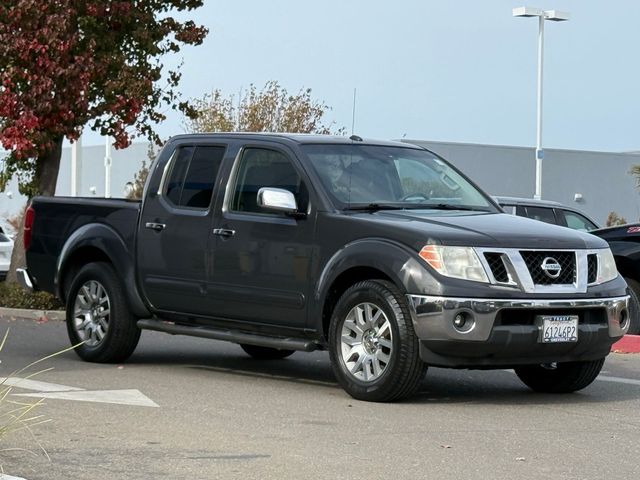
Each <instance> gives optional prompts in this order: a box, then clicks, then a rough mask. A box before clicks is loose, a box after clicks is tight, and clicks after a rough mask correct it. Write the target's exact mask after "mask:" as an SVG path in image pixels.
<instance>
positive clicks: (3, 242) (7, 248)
mask: <svg viewBox="0 0 640 480" xmlns="http://www.w3.org/2000/svg"><path fill="white" fill-rule="evenodd" d="M12 251H13V240H11V238H9V236H8V235H7V234H6V233H5V232H4V230H2V227H0V281H4V280H5V279H6V278H7V272H8V271H9V265H10V264H11V252H12Z"/></svg>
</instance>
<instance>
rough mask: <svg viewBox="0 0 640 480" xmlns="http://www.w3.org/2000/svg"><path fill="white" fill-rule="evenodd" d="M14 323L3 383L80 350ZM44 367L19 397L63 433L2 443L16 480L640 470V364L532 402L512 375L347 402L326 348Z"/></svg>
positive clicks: (155, 347) (186, 343) (432, 376)
mask: <svg viewBox="0 0 640 480" xmlns="http://www.w3.org/2000/svg"><path fill="white" fill-rule="evenodd" d="M7 327H10V328H11V331H10V335H9V340H8V343H7V345H6V346H5V348H4V350H3V351H2V352H1V353H0V358H1V360H2V363H1V364H0V368H1V374H0V376H6V375H8V374H9V373H10V372H12V371H13V370H15V369H17V368H20V367H23V366H24V365H26V364H28V363H30V362H31V361H34V360H37V359H39V358H42V357H45V356H46V355H48V354H50V353H52V352H56V351H58V350H62V349H64V348H66V347H67V346H68V341H67V337H66V331H65V327H64V324H63V323H61V322H47V323H43V324H38V323H36V322H34V321H24V320H6V319H5V320H0V329H1V330H0V331H4V330H5V329H6V328H7ZM45 366H51V367H54V369H53V370H51V371H48V372H45V373H43V374H41V375H38V376H37V377H34V378H33V379H31V380H33V381H34V382H42V383H28V382H24V383H22V385H21V384H20V383H18V384H17V386H16V387H15V388H14V389H13V391H12V393H14V394H34V395H35V397H38V396H46V397H48V398H46V403H45V405H43V406H42V407H40V411H39V413H41V414H43V415H45V416H46V417H47V418H49V419H51V421H50V422H49V423H46V424H43V425H40V426H37V427H35V428H34V429H33V436H30V435H29V434H28V432H22V433H21V434H15V435H14V436H11V437H9V438H7V439H4V440H2V445H1V447H0V448H1V449H2V451H1V452H0V464H1V465H2V468H3V469H4V472H5V473H7V474H11V475H15V476H19V477H24V478H26V479H27V480H36V479H42V480H45V479H46V480H56V479H95V480H100V479H155V478H168V479H215V478H220V479H236V478H237V479H289V478H291V479H299V478H312V479H316V478H331V479H356V478H357V479H360V478H367V479H388V478H407V479H416V478H428V479H441V478H442V479H502V478H504V479H507V478H508V479H534V478H535V479H539V478H552V479H603V478H607V479H629V478H632V477H634V476H637V474H638V472H639V471H640V466H639V461H640V460H639V455H638V452H639V451H640V415H639V413H640V355H635V356H634V355H618V354H616V355H611V356H610V357H609V360H608V361H607V363H606V365H605V369H604V372H603V374H602V375H601V377H600V379H599V380H597V381H596V382H595V383H594V384H593V385H592V386H591V387H589V388H588V389H586V390H584V391H583V392H581V393H577V394H573V395H568V396H553V395H543V394H534V393H531V392H529V391H528V390H527V389H526V388H525V387H524V386H522V385H521V384H520V382H519V381H518V379H517V378H516V377H515V375H514V374H513V373H511V372H509V371H494V372H481V371H476V372H469V371H451V370H442V369H431V370H430V371H429V372H428V374H427V376H426V378H425V381H424V383H423V385H422V387H421V389H420V393H419V395H417V396H416V397H414V398H412V399H410V400H408V401H405V402H402V403H397V404H369V403H363V402H358V401H356V400H353V399H351V398H350V397H348V396H347V395H346V394H345V393H344V392H343V391H342V390H341V389H340V388H339V387H338V386H337V384H336V383H335V381H334V379H333V376H332V373H331V368H330V365H329V359H328V355H326V354H325V353H322V352H319V353H313V354H304V353H296V354H294V355H293V356H292V357H290V358H288V359H285V360H278V361H270V362H264V361H263V362H260V361H256V360H252V359H251V358H249V357H247V356H246V355H245V354H244V353H243V352H242V351H241V349H240V348H239V347H238V346H236V345H232V344H226V343H222V342H215V341H209V340H201V339H194V338H186V337H170V336H168V335H165V334H160V333H155V332H143V335H142V339H141V342H140V345H139V347H138V350H137V351H136V353H135V354H134V356H133V357H132V358H131V359H130V361H129V362H127V363H126V364H124V365H97V364H89V363H84V362H82V361H80V360H79V359H78V358H77V357H76V355H75V354H74V353H73V352H67V353H65V354H62V355H61V356H59V357H56V358H54V359H52V360H50V361H47V362H46V364H45ZM23 376H24V374H23ZM26 387H29V388H26ZM44 390H47V391H45V392H44V393H39V391H44ZM35 397H24V396H18V395H12V399H14V400H18V399H23V400H24V399H28V400H31V401H33V400H35V399H36V398H35ZM38 443H40V444H41V445H42V447H43V448H44V449H45V450H46V452H47V454H48V456H49V457H50V460H48V459H47V457H46V456H45V454H44V453H43V452H42V450H40V448H39V447H38ZM22 449H28V450H31V451H32V452H31V453H29V452H27V451H26V450H22Z"/></svg>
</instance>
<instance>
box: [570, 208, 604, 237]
mask: <svg viewBox="0 0 640 480" xmlns="http://www.w3.org/2000/svg"><path fill="white" fill-rule="evenodd" d="M562 213H563V214H564V219H565V222H566V223H567V227H569V228H573V229H574V230H581V231H583V232H590V231H591V230H595V229H597V228H598V227H597V226H596V225H594V224H593V222H592V221H591V220H589V219H588V218H586V217H584V216H583V215H580V214H579V213H575V212H569V211H568V210H562Z"/></svg>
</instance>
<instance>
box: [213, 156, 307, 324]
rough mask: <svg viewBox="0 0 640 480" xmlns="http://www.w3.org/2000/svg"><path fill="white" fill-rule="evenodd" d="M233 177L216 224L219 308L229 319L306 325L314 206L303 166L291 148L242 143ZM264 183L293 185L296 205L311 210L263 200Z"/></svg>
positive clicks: (215, 281)
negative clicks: (282, 209) (292, 212)
mask: <svg viewBox="0 0 640 480" xmlns="http://www.w3.org/2000/svg"><path fill="white" fill-rule="evenodd" d="M230 181H231V185H230V187H229V188H228V190H227V194H226V197H225V201H224V205H223V208H222V210H221V211H217V212H216V216H215V218H214V224H213V229H212V235H213V236H214V238H215V242H213V243H212V248H213V255H212V259H211V265H212V268H211V277H210V278H211V283H210V285H209V288H208V290H209V296H210V300H213V301H214V303H215V308H214V310H215V311H216V313H219V314H220V315H222V316H224V317H226V318H231V319H236V320H242V321H248V322H257V323H263V324H272V325H279V326H289V327H293V328H304V326H305V320H306V307H307V301H308V298H309V295H310V287H309V284H310V281H309V272H310V270H311V258H312V250H313V244H314V220H313V218H314V217H313V215H312V214H311V212H313V211H315V210H314V209H313V207H310V206H309V205H310V202H309V190H308V189H307V182H305V180H304V177H303V175H301V170H300V169H299V167H298V166H297V164H296V162H295V159H294V157H293V155H292V154H291V153H290V152H288V151H287V150H284V149H279V148H275V147H273V146H266V145H260V144H257V145H255V146H247V147H244V148H243V149H242V150H241V152H240V154H239V156H238V159H237V161H236V165H234V169H233V172H232V177H231V180H230ZM262 187H277V188H283V189H287V190H289V191H291V192H292V193H293V194H294V196H295V197H296V201H297V204H298V210H299V211H300V212H307V213H309V215H308V216H307V217H305V218H294V217H292V216H287V215H285V214H282V213H276V212H270V211H267V210H265V209H263V208H261V207H259V206H258V203H257V194H258V190H259V189H260V188H262ZM311 203H312V202H311Z"/></svg>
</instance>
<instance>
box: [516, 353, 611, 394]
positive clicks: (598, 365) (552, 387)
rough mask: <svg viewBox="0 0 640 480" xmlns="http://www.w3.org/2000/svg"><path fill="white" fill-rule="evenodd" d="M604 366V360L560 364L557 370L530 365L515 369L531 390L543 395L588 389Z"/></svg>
mask: <svg viewBox="0 0 640 480" xmlns="http://www.w3.org/2000/svg"><path fill="white" fill-rule="evenodd" d="M602 365H604V358H601V359H600V360H592V361H586V362H567V363H558V364H557V366H556V367H555V368H550V367H546V366H543V365H530V366H526V367H518V368H516V369H515V372H516V375H518V377H519V378H520V380H522V382H523V383H524V384H525V385H526V386H527V387H529V388H530V389H531V390H534V391H536V392H542V393H571V392H576V391H578V390H582V389H583V388H586V387H588V386H589V385H591V383H592V382H593V381H594V380H595V379H596V377H597V376H598V374H599V373H600V370H602Z"/></svg>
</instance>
